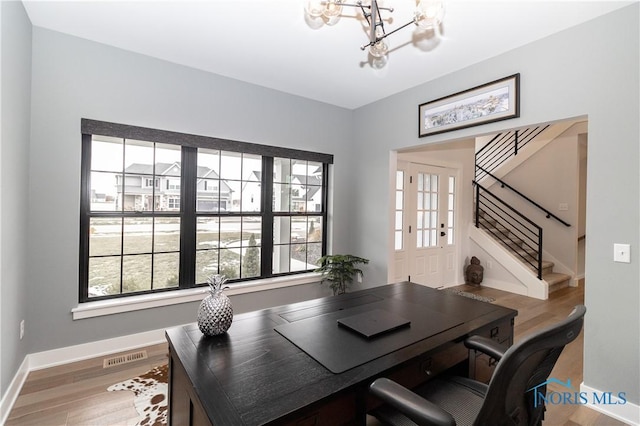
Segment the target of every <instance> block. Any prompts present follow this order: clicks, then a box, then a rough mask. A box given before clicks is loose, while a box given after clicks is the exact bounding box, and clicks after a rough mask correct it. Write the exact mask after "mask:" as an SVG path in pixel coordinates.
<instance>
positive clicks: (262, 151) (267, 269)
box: [79, 118, 333, 303]
mask: <svg viewBox="0 0 640 426" xmlns="http://www.w3.org/2000/svg"><path fill="white" fill-rule="evenodd" d="M81 134H82V155H81V194H80V253H79V255H80V262H79V263H80V264H79V302H80V303H85V302H92V301H98V300H105V299H118V298H126V297H131V296H137V295H141V294H150V293H160V292H171V291H176V290H184V289H189V288H195V287H201V286H203V285H206V284H205V283H196V282H195V276H196V270H195V261H196V260H195V253H196V224H197V219H198V217H199V216H218V217H237V216H261V223H262V224H261V241H262V242H261V247H260V253H261V255H260V258H261V273H260V276H258V277H253V278H242V279H234V280H229V284H230V285H231V286H233V284H234V283H237V282H246V281H253V280H257V279H265V278H273V277H279V276H287V275H296V274H302V273H307V272H309V271H310V270H303V271H294V272H282V273H275V274H274V273H273V272H272V267H273V247H274V243H273V222H274V218H275V217H281V216H283V215H289V216H292V217H293V216H305V215H306V216H314V217H318V216H321V217H322V255H325V254H326V252H327V240H328V226H327V222H328V199H329V181H328V180H329V166H330V165H331V164H333V155H332V154H324V153H317V152H312V151H304V150H298V149H292V148H283V147H275V146H269V145H261V144H255V143H250V142H241V141H234V140H229V139H221V138H215V137H208V136H200V135H193V134H186V133H179V132H173V131H167V130H158V129H151V128H146V127H139V126H132V125H126V124H118V123H110V122H105V121H98V120H92V119H86V118H83V119H81ZM93 136H106V137H115V138H121V139H124V140H127V139H131V140H142V141H148V142H155V143H161V144H170V145H178V146H180V147H181V152H182V154H181V160H182V176H181V178H180V179H181V182H180V193H179V197H180V211H179V212H177V213H178V216H179V217H180V270H179V280H178V281H179V285H178V287H173V288H162V289H152V290H144V291H138V292H134V293H124V294H123V293H120V294H113V295H105V296H94V297H89V283H88V280H89V243H90V241H89V240H90V222H91V218H93V217H118V218H124V217H137V216H136V215H139V212H98V213H96V212H92V211H91V145H92V137H93ZM198 148H205V149H213V150H220V151H232V152H238V153H245V154H254V155H260V156H262V174H261V197H262V200H261V210H260V211H259V212H242V211H233V212H227V211H224V212H223V211H220V212H215V213H213V212H207V213H206V214H203V213H201V212H198V211H197V210H196V208H197V206H196V196H197V185H196V182H197V173H196V171H197V152H198ZM276 157H281V158H290V159H295V160H302V161H312V162H318V163H321V164H322V206H321V211H320V212H289V213H285V212H274V211H273V206H272V199H273V160H274V158H276ZM144 216H145V217H167V216H169V217H171V216H173V217H175V216H176V212H145V213H144ZM121 280H122V277H121Z"/></svg>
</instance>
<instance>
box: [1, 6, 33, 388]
mask: <svg viewBox="0 0 640 426" xmlns="http://www.w3.org/2000/svg"><path fill="white" fill-rule="evenodd" d="M0 9H1V12H0V13H1V16H0V19H1V21H0V22H1V23H0V29H1V30H0V31H1V32H0V38H1V42H2V48H1V52H2V60H1V63H2V68H1V71H0V75H1V76H2V80H1V82H0V85H1V87H2V89H1V90H2V107H1V111H2V118H1V120H0V121H1V122H2V133H1V135H0V186H1V187H2V194H0V197H1V198H0V205H1V208H0V324H1V327H2V333H0V360H1V362H0V365H1V366H2V367H1V369H0V396H2V395H4V393H5V391H6V389H7V387H8V385H9V383H10V382H11V380H12V379H13V377H14V375H15V372H16V370H17V369H18V367H19V366H20V364H21V363H22V361H23V360H24V357H25V355H26V354H27V353H28V351H27V349H28V348H27V338H26V337H25V339H24V340H20V338H19V330H20V329H19V324H20V321H21V320H22V319H26V318H27V288H26V284H27V280H26V272H27V238H26V235H27V230H28V226H27V218H26V215H25V212H27V194H28V187H27V184H28V182H29V175H28V172H29V132H30V129H29V127H30V124H29V120H30V112H29V111H30V107H31V105H30V96H31V23H30V22H29V19H28V18H27V14H26V13H25V11H24V8H23V6H22V3H21V2H5V1H3V2H0ZM30 332H31V330H29V329H27V330H26V336H28V335H29V333H30Z"/></svg>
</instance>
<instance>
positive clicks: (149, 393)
mask: <svg viewBox="0 0 640 426" xmlns="http://www.w3.org/2000/svg"><path fill="white" fill-rule="evenodd" d="M168 369H169V366H168V365H167V364H163V365H159V366H157V367H155V368H153V369H151V370H149V371H147V372H146V373H144V374H142V375H140V376H138V377H134V378H132V379H128V380H125V381H124V382H120V383H116V384H115V385H111V386H109V387H108V388H107V390H108V391H120V390H128V391H132V392H133V393H134V399H133V403H134V405H135V407H136V411H137V412H138V414H140V417H141V419H140V420H139V421H138V423H136V425H139V426H164V425H166V424H167V390H168V385H167V381H168V380H167V379H168Z"/></svg>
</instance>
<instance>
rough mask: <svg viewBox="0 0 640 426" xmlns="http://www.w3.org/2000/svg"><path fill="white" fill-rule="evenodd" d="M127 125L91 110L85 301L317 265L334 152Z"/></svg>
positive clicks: (86, 150) (86, 151)
mask: <svg viewBox="0 0 640 426" xmlns="http://www.w3.org/2000/svg"><path fill="white" fill-rule="evenodd" d="M114 128H115V129H116V130H114ZM96 129H98V130H99V131H102V130H106V131H105V134H106V135H108V136H102V135H100V133H99V132H98V131H96ZM130 129H131V126H122V125H117V124H113V123H103V122H96V121H92V120H84V119H83V167H82V170H83V178H82V188H83V190H82V195H83V196H82V200H81V202H82V207H81V232H82V235H83V238H82V241H81V259H80V261H81V262H80V263H81V265H80V283H81V284H80V285H81V288H80V301H81V302H85V301H90V300H98V299H104V298H113V297H121V296H125V295H130V294H139V293H148V292H154V291H166V290H170V289H180V288H189V287H193V286H197V285H204V283H205V282H206V278H207V277H208V276H209V275H212V274H215V273H223V274H225V275H227V276H228V277H229V278H230V283H231V285H233V282H236V281H240V280H246V279H255V278H267V277H273V276H278V275H283V274H285V275H286V274H291V273H296V272H301V271H308V270H313V269H315V268H316V267H317V261H318V259H319V258H320V257H321V256H322V255H323V254H324V253H325V250H326V243H325V241H326V235H325V232H326V231H325V229H326V220H327V213H326V196H327V194H326V187H327V182H326V172H327V170H328V164H330V163H332V161H333V160H332V156H330V155H326V154H317V153H309V152H303V151H295V150H288V149H284V148H276V147H260V146H256V145H253V144H246V143H242V142H234V141H226V140H219V139H213V138H203V137H197V136H190V135H181V134H175V133H171V132H164V131H156V130H151V129H143V128H133V131H132V132H131V133H134V134H135V135H136V137H135V138H132V139H128V138H126V136H127V135H128V133H129V130H130ZM114 133H118V134H120V133H121V134H122V136H123V137H114V135H113V134H114ZM147 133H148V135H149V136H150V137H149V140H147V141H145V140H141V139H144V138H142V137H140V135H141V134H147ZM192 138H193V139H192ZM205 145H206V146H205ZM208 145H211V146H215V145H220V146H221V147H224V149H214V148H211V147H209V146H208ZM235 149H238V151H235ZM244 149H246V150H247V151H248V152H243V150H244ZM260 151H263V152H260ZM278 151H280V152H288V151H292V152H293V151H295V152H294V154H293V155H292V156H290V157H288V156H277V157H273V156H271V155H272V154H271V153H272V152H278ZM298 155H300V156H301V157H302V158H298V157H297V156H298ZM304 157H309V158H307V159H304ZM312 157H316V158H322V160H321V161H316V160H314V159H311V158H312ZM278 176H279V178H278ZM277 185H282V186H283V187H285V188H286V190H285V191H284V192H283V193H282V194H280V195H278V196H277V195H276V193H275V190H276V187H277ZM278 197H280V200H281V201H284V204H282V203H280V202H279V204H278V209H279V210H278V211H276V209H275V208H274V207H275V206H276V199H277V198H278ZM269 199H271V200H273V202H272V203H267V204H265V203H264V200H269ZM286 218H288V219H289V220H288V222H286ZM282 220H285V222H286V225H287V228H286V231H285V230H283V231H280V229H279V227H281V226H282V225H283V224H282ZM276 224H277V225H276ZM276 229H278V231H277V232H278V234H277V235H276ZM280 232H283V234H280ZM285 234H286V238H285ZM265 237H266V240H265Z"/></svg>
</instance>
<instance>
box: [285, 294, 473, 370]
mask: <svg viewBox="0 0 640 426" xmlns="http://www.w3.org/2000/svg"><path fill="white" fill-rule="evenodd" d="M375 309H381V310H386V311H388V312H390V313H393V314H396V315H399V316H402V317H404V318H407V319H408V320H410V321H411V325H410V326H409V327H404V328H400V329H397V330H394V331H392V332H389V333H385V334H382V335H379V336H377V337H373V338H366V337H364V336H361V335H358V334H357V333H354V332H353V331H351V330H348V329H346V328H344V327H341V326H339V325H338V322H337V321H338V319H340V318H346V317H349V316H352V315H357V314H360V313H363V312H366V311H370V310H375ZM463 322H464V320H463V319H461V318H459V317H457V316H454V315H449V314H443V313H441V312H438V311H435V310H432V309H429V308H425V307H423V306H419V305H415V304H412V303H407V302H403V301H398V300H392V299H385V300H383V301H380V302H376V303H371V304H367V305H365V306H359V307H355V308H351V309H345V310H341V311H338V312H332V313H330V314H326V315H320V316H316V317H313V318H306V319H303V320H300V321H296V322H292V323H289V324H283V325H279V326H277V327H275V330H276V331H277V332H278V333H280V334H281V335H282V336H284V337H285V338H287V339H288V340H289V341H290V342H291V343H293V344H294V345H296V346H297V347H299V348H300V349H301V350H303V351H304V352H306V353H307V354H308V355H309V356H310V357H312V358H313V359H315V360H316V361H318V362H319V363H320V364H322V365H323V366H324V367H325V368H327V369H328V370H329V371H331V372H332V373H342V372H344V371H347V370H349V369H351V368H354V367H357V366H358V365H362V364H365V363H367V362H369V361H372V360H374V359H376V358H379V357H381V356H384V355H387V354H389V353H391V352H394V351H396V350H398V349H401V348H403V347H405V346H409V345H411V344H413V343H416V342H419V341H420V340H423V339H426V338H428V337H431V336H433V335H435V334H438V333H442V332H444V331H446V330H448V329H450V328H453V327H456V326H458V325H460V324H462V323H463Z"/></svg>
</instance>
